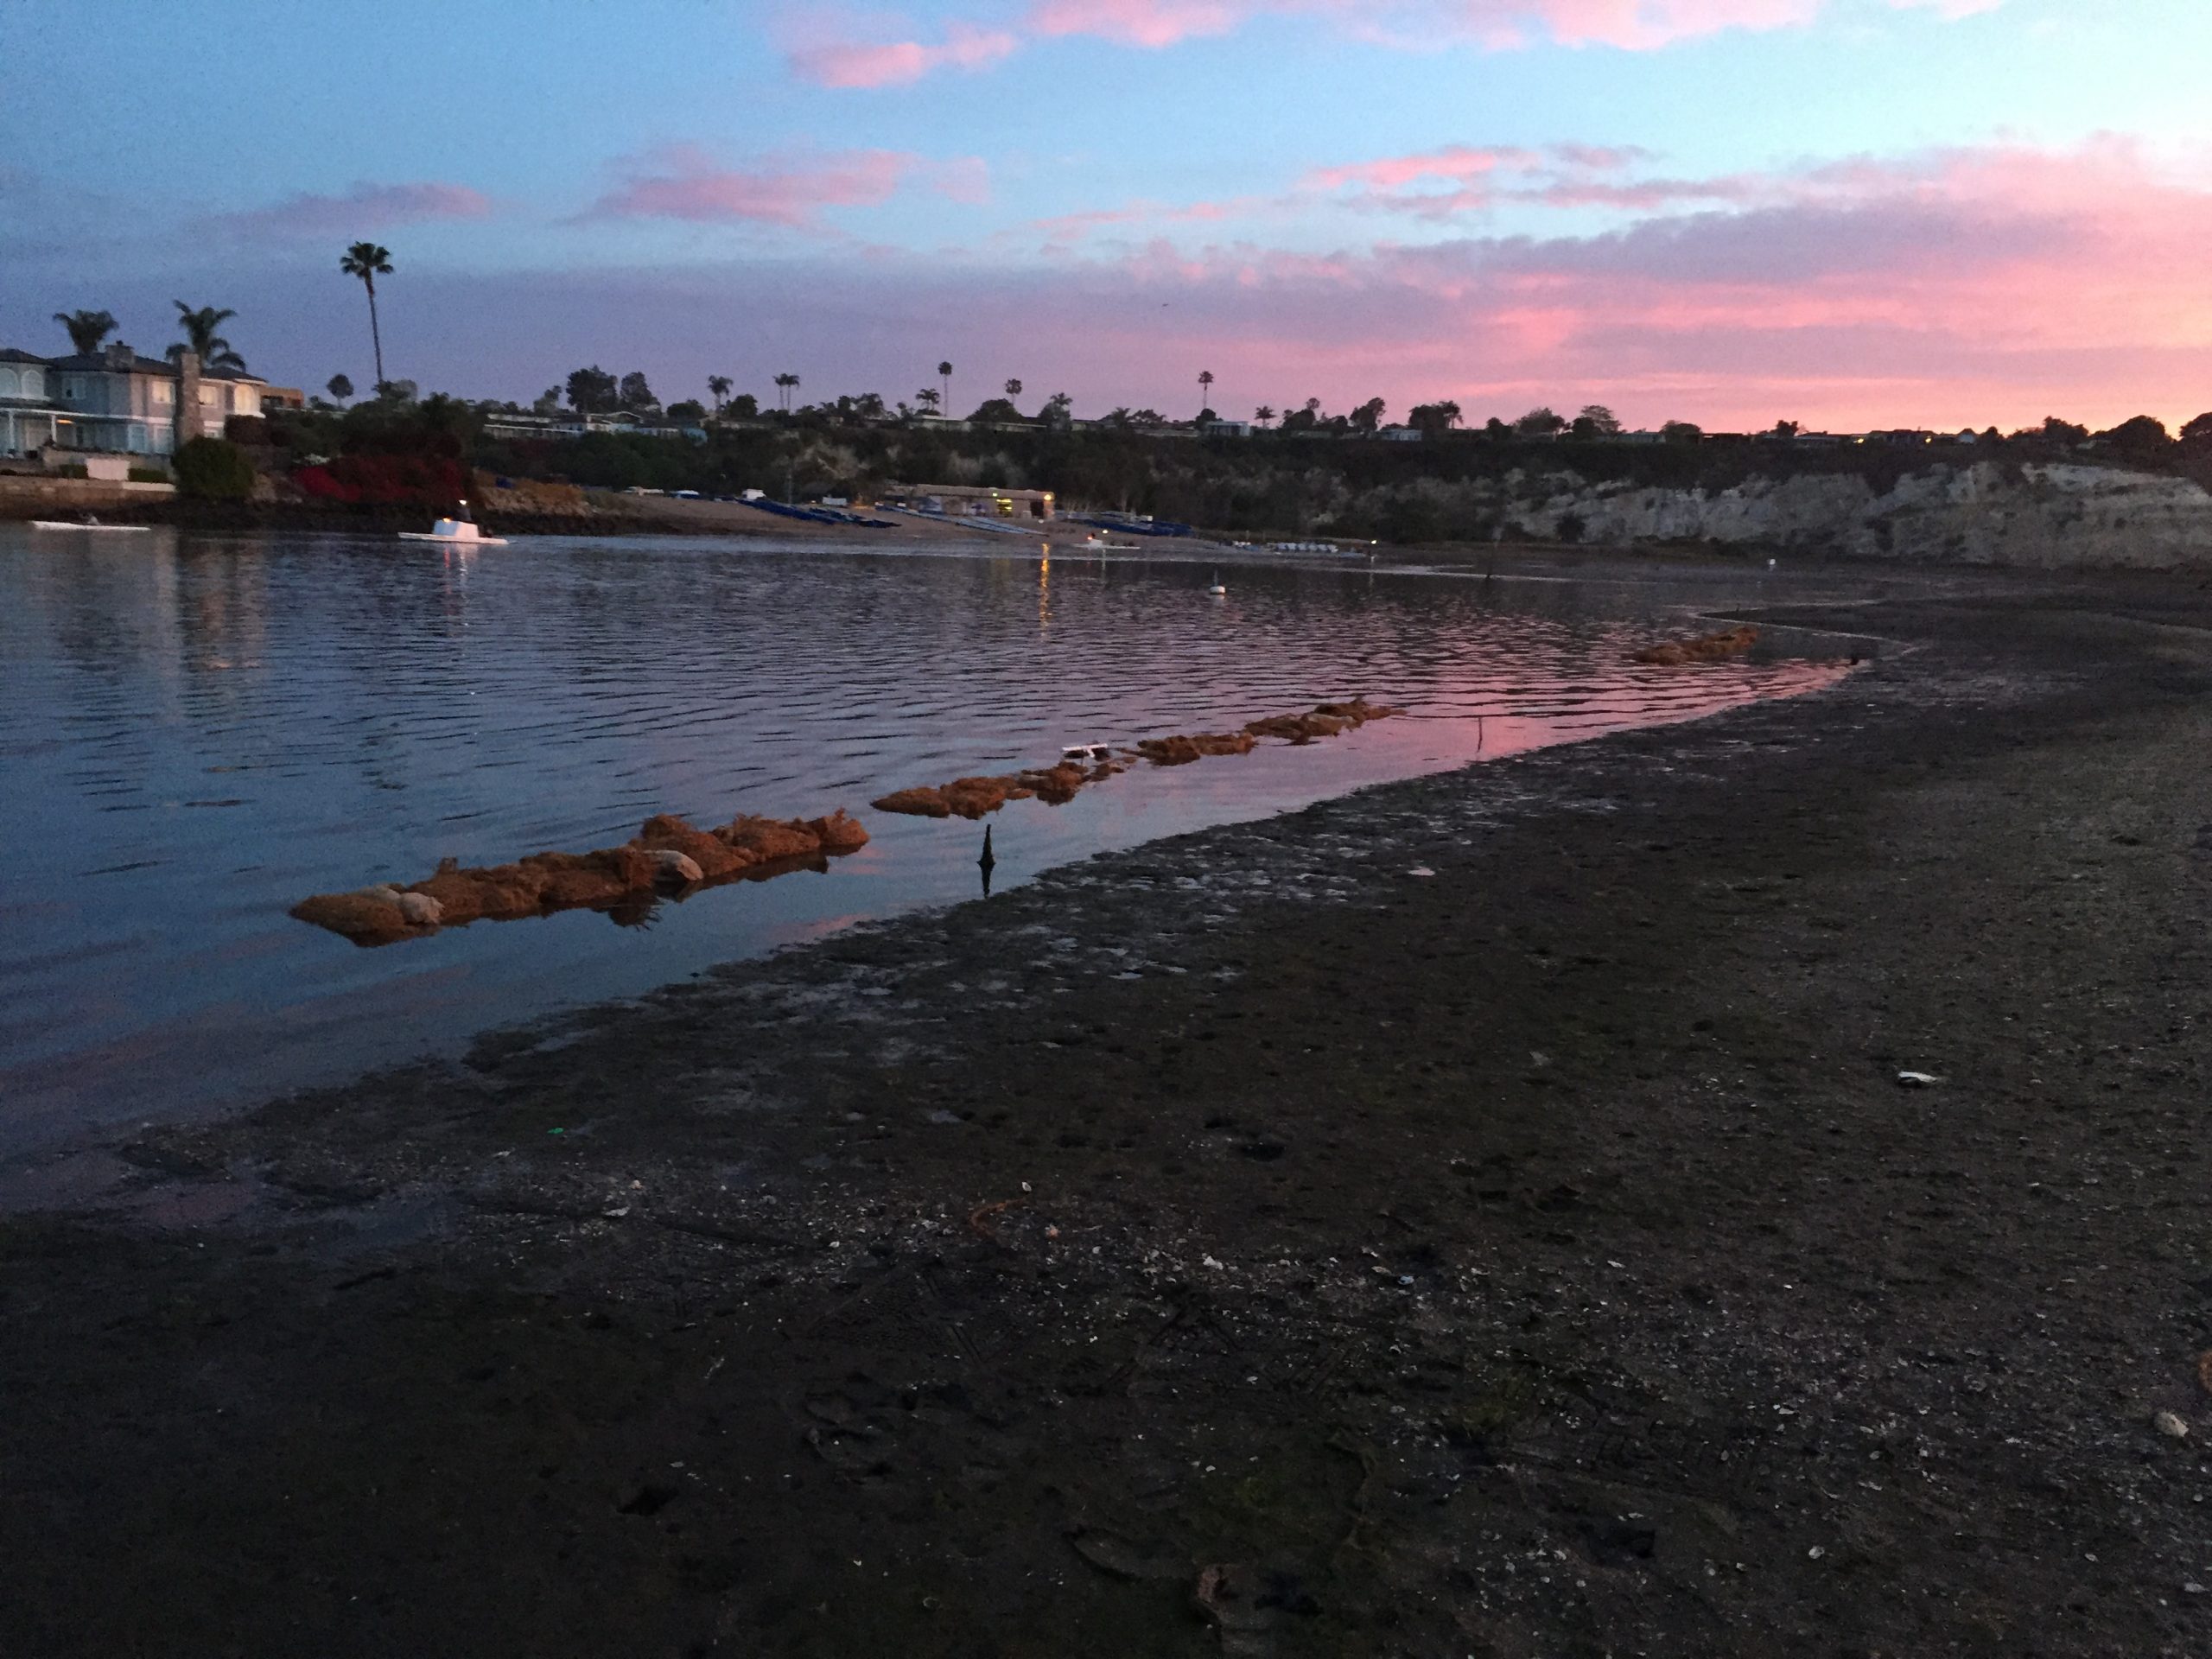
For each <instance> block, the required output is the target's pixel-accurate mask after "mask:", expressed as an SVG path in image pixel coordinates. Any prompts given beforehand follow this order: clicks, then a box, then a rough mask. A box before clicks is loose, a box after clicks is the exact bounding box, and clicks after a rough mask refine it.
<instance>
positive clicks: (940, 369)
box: [937, 363, 952, 410]
mask: <svg viewBox="0 0 2212 1659" xmlns="http://www.w3.org/2000/svg"><path fill="white" fill-rule="evenodd" d="M937 373H938V379H940V380H942V381H944V406H945V408H946V409H948V410H950V408H951V407H952V365H951V364H950V363H940V364H938V365H937Z"/></svg>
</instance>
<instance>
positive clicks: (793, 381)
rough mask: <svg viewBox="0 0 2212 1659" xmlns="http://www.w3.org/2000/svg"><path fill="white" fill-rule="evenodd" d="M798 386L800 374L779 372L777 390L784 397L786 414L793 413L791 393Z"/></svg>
mask: <svg viewBox="0 0 2212 1659" xmlns="http://www.w3.org/2000/svg"><path fill="white" fill-rule="evenodd" d="M797 388H798V376H797V375H795V374H779V375H778V376H777V377H776V390H777V391H778V392H779V394H781V396H782V397H783V407H784V413H785V414H786V415H788V414H790V413H791V393H792V391H795V390H796V389H797Z"/></svg>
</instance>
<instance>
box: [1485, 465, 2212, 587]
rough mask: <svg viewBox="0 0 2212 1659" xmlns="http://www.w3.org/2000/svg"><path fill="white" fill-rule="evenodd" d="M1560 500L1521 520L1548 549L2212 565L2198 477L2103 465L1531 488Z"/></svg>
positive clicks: (2206, 502) (2208, 519)
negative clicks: (1718, 484) (1721, 547)
mask: <svg viewBox="0 0 2212 1659" xmlns="http://www.w3.org/2000/svg"><path fill="white" fill-rule="evenodd" d="M1529 483H1530V485H1532V486H1535V487H1538V488H1548V489H1550V490H1552V491H1554V492H1556V493H1549V494H1547V495H1546V496H1545V497H1544V498H1543V499H1541V500H1540V501H1530V500H1529V499H1528V498H1527V497H1526V496H1523V497H1522V499H1521V500H1520V501H1518V502H1516V504H1515V505H1514V507H1513V509H1512V510H1511V513H1510V522H1511V523H1512V524H1514V525H1515V527H1516V528H1517V529H1518V530H1520V531H1522V533H1524V534H1527V535H1529V536H1533V537H1545V538H1549V537H1556V536H1558V535H1559V533H1560V527H1561V525H1562V524H1563V523H1564V524H1566V525H1567V528H1568V530H1569V531H1570V532H1571V531H1573V523H1574V521H1580V525H1581V539H1582V540H1584V541H1586V542H1595V543H1635V542H1654V541H1694V542H1719V543H1723V544H1726V545H1730V546H1759V547H1772V548H1776V549H1778V550H1780V549H1796V550H1802V551H1817V552H1821V553H1828V554H1836V555H1842V556H1860V557H1880V558H1896V559H1910V560H1913V561H1916V562H1925V563H1954V564H2009V565H2024V566H2030V567H2033V568H2037V569H2068V568H2082V567H2116V566H2125V567H2133V568H2137V569H2171V568H2174V567H2176V566H2187V565H2206V566H2212V494H2208V493H2206V492H2205V490H2204V489H2203V488H2202V486H2199V485H2197V484H2196V483H2194V482H2192V481H2191V480H2188V479H2182V478H2169V477H2163V476H2159V475H2157V474H2148V473H2129V472H2120V471H2116V470H2113V469H2112V468H2108V467H2076V466H2031V467H2023V468H2019V469H2017V470H2012V469H2007V468H2004V467H1998V466H1996V465H1994V464H1993V463H1988V462H1981V463H1978V464H1975V465H1973V466H1969V467H1947V466H1936V467H1931V468H1929V470H1928V471H1927V472H1924V473H1914V474H1909V475H1907V476H1906V477H1904V478H1903V479H1901V480H1898V482H1897V485H1896V486H1895V487H1894V488H1892V489H1891V490H1889V491H1888V492H1887V493H1877V491H1876V489H1875V487H1874V486H1872V484H1870V483H1869V482H1868V481H1867V480H1865V479H1863V478H1854V477H1850V476H1839V475H1828V476H1801V477H1796V478H1789V479H1783V480H1770V479H1764V478H1754V479H1751V480H1748V481H1747V482H1745V483H1744V484H1742V485H1740V486H1737V487H1735V488H1732V489H1726V490H1720V491H1717V492H1713V493H1707V491H1704V490H1663V489H1639V488H1636V487H1633V486H1624V485H1617V484H1616V485H1598V486H1583V485H1581V484H1580V480H1573V479H1572V478H1571V477H1568V478H1554V479H1550V480H1529Z"/></svg>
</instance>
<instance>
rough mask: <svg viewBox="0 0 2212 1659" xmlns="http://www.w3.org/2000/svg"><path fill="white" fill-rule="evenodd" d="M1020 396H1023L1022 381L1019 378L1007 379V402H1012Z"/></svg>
mask: <svg viewBox="0 0 2212 1659" xmlns="http://www.w3.org/2000/svg"><path fill="white" fill-rule="evenodd" d="M1020 396H1021V382H1020V381H1019V380H1009V381H1007V383H1006V400H1007V402H1008V403H1012V402H1013V401H1014V399H1015V398H1017V397H1020Z"/></svg>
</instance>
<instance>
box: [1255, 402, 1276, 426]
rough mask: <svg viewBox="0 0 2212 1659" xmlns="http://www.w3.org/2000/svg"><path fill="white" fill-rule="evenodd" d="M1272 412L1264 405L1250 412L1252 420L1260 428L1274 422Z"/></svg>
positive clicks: (1273, 413)
mask: <svg viewBox="0 0 2212 1659" xmlns="http://www.w3.org/2000/svg"><path fill="white" fill-rule="evenodd" d="M1274 417H1275V412H1274V410H1272V409H1270V408H1269V407H1268V405H1267V404H1261V405H1260V406H1259V407H1258V408H1257V409H1255V410H1253V411H1252V418H1253V419H1254V420H1255V421H1257V422H1258V423H1260V424H1261V425H1262V426H1265V425H1266V424H1267V423H1268V422H1270V421H1272V420H1274Z"/></svg>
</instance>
